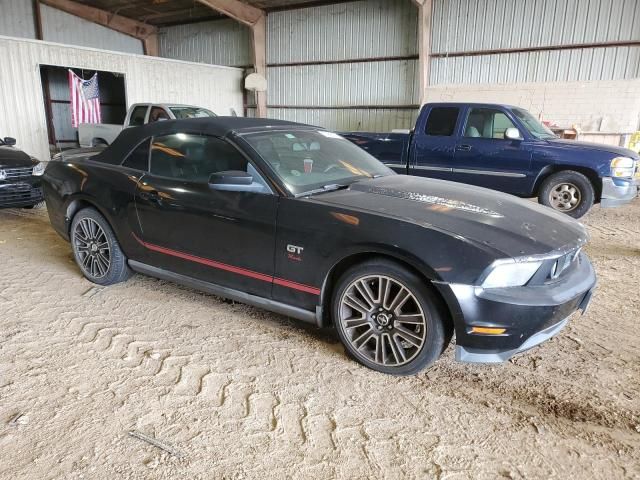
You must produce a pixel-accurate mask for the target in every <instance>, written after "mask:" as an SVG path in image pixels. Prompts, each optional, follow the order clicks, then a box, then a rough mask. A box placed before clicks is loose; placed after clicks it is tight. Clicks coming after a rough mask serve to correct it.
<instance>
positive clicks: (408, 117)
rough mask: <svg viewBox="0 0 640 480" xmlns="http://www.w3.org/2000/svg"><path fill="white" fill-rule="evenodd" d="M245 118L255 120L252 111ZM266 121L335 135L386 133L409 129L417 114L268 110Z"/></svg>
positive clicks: (379, 111) (389, 110) (379, 110)
mask: <svg viewBox="0 0 640 480" xmlns="http://www.w3.org/2000/svg"><path fill="white" fill-rule="evenodd" d="M248 114H249V116H255V110H254V109H249V111H248ZM269 117H270V118H277V119H279V120H288V121H291V122H301V123H307V124H309V125H318V126H320V127H324V128H327V129H329V130H334V131H337V132H345V131H369V132H388V131H391V130H393V129H394V128H395V129H397V128H400V129H409V128H412V127H413V126H414V125H415V121H416V118H417V117H418V110H417V109H416V110H399V109H356V110H306V109H305V110H302V109H291V108H286V109H285V108H270V109H269Z"/></svg>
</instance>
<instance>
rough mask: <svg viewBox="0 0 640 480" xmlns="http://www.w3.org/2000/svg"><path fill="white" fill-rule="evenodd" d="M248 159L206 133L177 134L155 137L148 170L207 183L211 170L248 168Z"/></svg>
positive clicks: (224, 142) (212, 171)
mask: <svg viewBox="0 0 640 480" xmlns="http://www.w3.org/2000/svg"><path fill="white" fill-rule="evenodd" d="M247 164H248V162H247V159H246V158H245V157H244V156H243V155H242V154H241V153H240V152H239V151H238V150H237V149H236V148H235V147H233V146H232V145H231V144H229V143H228V142H226V141H225V140H222V139H220V138H216V137H211V136H208V135H197V134H188V133H176V134H172V135H165V136H161V137H155V138H154V139H153V142H152V144H151V169H150V171H151V173H152V174H153V175H158V176H161V177H169V178H175V179H178V180H187V181H194V182H208V181H209V177H210V176H211V174H212V173H216V172H224V171H229V170H241V171H244V172H246V171H247Z"/></svg>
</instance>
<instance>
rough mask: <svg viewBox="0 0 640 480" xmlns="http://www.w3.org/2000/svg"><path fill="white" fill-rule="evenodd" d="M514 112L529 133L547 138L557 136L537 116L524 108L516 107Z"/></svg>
mask: <svg viewBox="0 0 640 480" xmlns="http://www.w3.org/2000/svg"><path fill="white" fill-rule="evenodd" d="M513 114H514V115H515V116H516V117H518V120H520V121H521V122H522V123H523V124H524V126H525V127H527V130H529V133H531V135H533V136H534V137H536V138H540V139H547V138H557V136H556V134H555V133H553V132H552V131H551V130H549V129H548V128H547V127H546V126H545V125H543V124H542V123H540V122H539V121H538V119H537V118H536V117H534V116H533V115H531V113H529V112H527V111H526V110H523V109H522V108H514V109H513Z"/></svg>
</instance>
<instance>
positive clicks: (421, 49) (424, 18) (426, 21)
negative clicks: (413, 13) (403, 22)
mask: <svg viewBox="0 0 640 480" xmlns="http://www.w3.org/2000/svg"><path fill="white" fill-rule="evenodd" d="M413 2H414V3H415V4H416V5H417V6H418V56H419V60H418V75H419V77H420V104H421V105H422V104H424V103H426V100H427V88H428V87H429V64H430V60H431V8H432V0H413Z"/></svg>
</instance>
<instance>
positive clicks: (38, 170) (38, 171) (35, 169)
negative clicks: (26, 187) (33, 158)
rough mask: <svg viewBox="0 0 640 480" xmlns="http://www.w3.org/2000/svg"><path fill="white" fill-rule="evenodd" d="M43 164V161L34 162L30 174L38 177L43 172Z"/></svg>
mask: <svg viewBox="0 0 640 480" xmlns="http://www.w3.org/2000/svg"><path fill="white" fill-rule="evenodd" d="M44 167H45V164H44V163H43V162H40V163H36V165H35V167H33V172H32V175H34V176H35V177H39V176H40V175H42V174H43V173H44Z"/></svg>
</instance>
